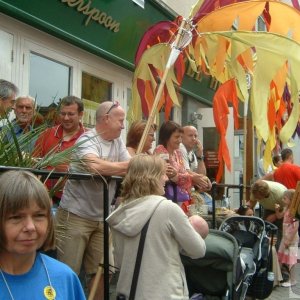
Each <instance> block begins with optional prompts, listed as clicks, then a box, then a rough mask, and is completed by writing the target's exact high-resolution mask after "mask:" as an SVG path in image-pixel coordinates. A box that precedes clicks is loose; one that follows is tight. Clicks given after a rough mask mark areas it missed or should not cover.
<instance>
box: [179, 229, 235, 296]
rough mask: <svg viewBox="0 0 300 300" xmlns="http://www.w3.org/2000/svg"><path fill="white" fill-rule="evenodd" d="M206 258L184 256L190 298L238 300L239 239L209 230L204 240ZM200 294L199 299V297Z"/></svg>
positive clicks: (182, 257)
mask: <svg viewBox="0 0 300 300" xmlns="http://www.w3.org/2000/svg"><path fill="white" fill-rule="evenodd" d="M205 244H206V253H205V256H204V257H203V258H200V259H191V258H189V257H186V256H181V259H182V262H183V265H184V268H185V273H186V279H187V284H188V289H189V293H190V297H192V295H194V296H193V297H192V298H191V299H232V300H239V299H240V297H239V292H240V290H239V289H238V290H236V285H237V283H238V282H239V278H240V275H241V274H240V273H239V271H240V270H241V265H240V259H239V247H238V244H237V241H236V239H235V238H234V237H233V236H232V235H230V234H228V233H226V232H221V231H219V230H215V229H210V231H209V234H208V236H207V237H206V239H205ZM196 295H197V296H196Z"/></svg>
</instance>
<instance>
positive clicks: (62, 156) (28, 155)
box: [0, 118, 85, 196]
mask: <svg viewBox="0 0 300 300" xmlns="http://www.w3.org/2000/svg"><path fill="white" fill-rule="evenodd" d="M5 122H6V124H7V125H6V126H4V127H2V128H1V131H0V166H5V167H22V168H30V169H37V170H43V169H45V170H46V169H48V170H49V174H48V175H47V176H46V177H47V178H46V179H45V180H47V179H48V178H49V177H51V175H52V173H53V172H54V171H55V168H57V167H58V166H62V165H64V166H66V165H69V164H70V162H73V163H78V164H84V162H82V161H79V160H78V159H76V158H74V156H73V155H72V154H73V153H74V151H75V149H76V148H77V147H78V146H79V145H80V144H76V145H74V146H72V147H70V148H68V149H65V150H63V151H59V152H57V151H56V150H57V149H56V148H53V149H52V150H51V151H50V152H49V153H47V154H46V155H45V156H44V157H36V155H35V153H36V152H37V151H36V150H37V149H36V148H35V142H36V140H37V138H38V137H39V135H40V134H41V133H43V132H44V131H45V130H46V129H47V127H48V124H47V123H44V124H42V125H40V126H38V127H36V128H33V127H32V129H31V130H30V131H26V132H23V133H22V134H21V135H17V134H16V132H15V129H14V124H13V123H11V122H10V121H9V120H8V118H6V121H5ZM83 142H85V141H83ZM49 167H51V168H50V169H49ZM56 177H60V178H59V180H58V181H57V183H56V184H55V186H54V187H53V188H51V190H50V191H49V194H50V196H53V195H54V194H55V193H56V192H57V191H59V190H60V189H61V188H62V186H63V182H64V181H65V180H66V178H67V177H68V175H67V174H66V172H64V174H61V176H56Z"/></svg>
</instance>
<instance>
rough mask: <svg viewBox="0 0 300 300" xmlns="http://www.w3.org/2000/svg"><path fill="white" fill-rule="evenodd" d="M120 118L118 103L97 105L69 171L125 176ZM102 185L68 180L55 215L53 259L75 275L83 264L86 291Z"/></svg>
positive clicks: (95, 255)
mask: <svg viewBox="0 0 300 300" xmlns="http://www.w3.org/2000/svg"><path fill="white" fill-rule="evenodd" d="M124 119H125V112H124V110H123V108H122V107H121V106H120V105H119V103H118V102H117V101H114V102H110V101H106V102H103V103H101V104H100V105H99V107H98V109H97V111H96V126H95V128H93V129H92V130H90V131H87V132H85V133H83V134H82V135H81V137H79V139H78V140H77V141H76V144H78V148H76V153H75V157H74V158H75V159H76V162H75V161H73V162H71V164H70V170H71V171H72V172H84V171H85V172H86V171H89V172H91V173H94V174H101V175H103V176H113V175H119V176H123V175H125V173H126V171H127V167H128V162H129V159H130V158H131V157H130V155H129V153H128V151H127V149H126V146H125V144H124V142H123V141H122V140H121V138H120V135H121V131H122V130H123V129H124ZM76 144H75V145H76ZM79 161H81V162H83V163H81V164H79V163H78V162H79ZM103 184H104V183H103V182H102V181H101V180H96V179H95V180H67V183H66V185H65V187H64V190H63V195H62V198H61V201H60V205H59V207H58V209H57V213H56V215H55V218H56V226H57V227H56V228H57V236H58V238H57V249H58V251H57V257H58V259H59V260H61V261H63V262H65V263H66V264H68V265H69V266H70V267H71V268H72V269H73V270H74V271H75V272H76V273H77V274H79V273H80V270H81V265H82V266H83V268H84V271H85V274H86V275H87V276H88V279H90V282H89V287H91V284H92V282H93V279H94V277H95V274H96V272H97V270H98V267H99V264H101V263H103V238H104V231H103V230H104V223H103V218H104V215H103V206H104V201H103ZM108 185H109V201H110V203H111V201H112V198H113V196H114V194H115V185H116V183H115V181H114V180H111V181H110V182H109V183H108ZM100 282H101V283H100V284H99V290H98V292H97V296H99V298H97V299H102V298H101V295H102V294H103V282H102V280H101V281H100Z"/></svg>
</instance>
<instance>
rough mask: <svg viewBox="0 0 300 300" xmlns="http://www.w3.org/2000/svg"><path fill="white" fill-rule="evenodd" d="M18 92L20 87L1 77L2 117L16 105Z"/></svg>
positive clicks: (0, 100)
mask: <svg viewBox="0 0 300 300" xmlns="http://www.w3.org/2000/svg"><path fill="white" fill-rule="evenodd" d="M17 94H18V88H17V87H16V86H15V85H14V84H13V83H12V82H9V81H6V80H4V79H0V118H3V117H5V116H6V114H7V112H8V111H9V110H10V109H11V108H12V107H13V106H14V104H15V99H16V96H17Z"/></svg>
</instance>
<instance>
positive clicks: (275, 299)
mask: <svg viewBox="0 0 300 300" xmlns="http://www.w3.org/2000/svg"><path fill="white" fill-rule="evenodd" d="M298 253H299V251H298ZM298 257H299V256H298ZM298 261H299V259H298ZM296 274H297V281H298V284H297V285H296V286H293V287H291V288H284V287H275V288H274V290H273V292H272V294H271V295H270V297H269V298H267V299H268V300H286V299H291V300H294V299H300V263H298V264H297V265H296Z"/></svg>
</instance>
